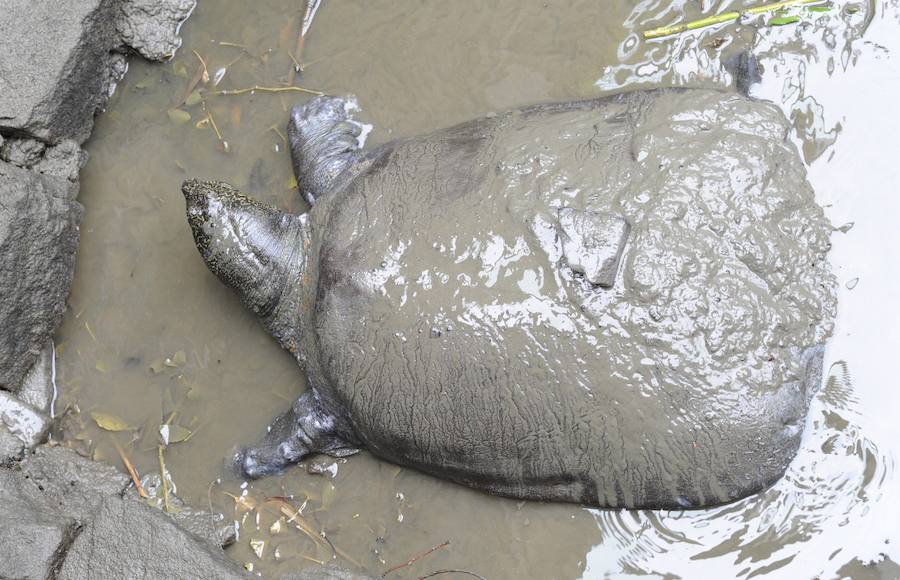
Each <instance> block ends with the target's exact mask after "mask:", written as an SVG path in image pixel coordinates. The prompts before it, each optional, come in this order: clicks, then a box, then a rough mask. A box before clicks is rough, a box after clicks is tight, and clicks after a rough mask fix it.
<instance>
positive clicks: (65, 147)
mask: <svg viewBox="0 0 900 580" xmlns="http://www.w3.org/2000/svg"><path fill="white" fill-rule="evenodd" d="M87 158H88V155H87V153H86V152H85V151H84V150H83V149H82V148H81V147H79V146H78V143H76V142H75V141H72V140H71V139H66V140H65V141H62V142H61V143H59V144H58V145H55V146H53V147H48V148H47V150H46V151H44V155H43V157H41V159H40V161H38V162H37V163H35V164H34V166H33V167H32V169H34V170H35V171H37V172H38V173H43V174H44V175H55V176H57V177H63V178H65V179H68V180H69V181H72V182H76V181H78V172H79V171H81V168H82V167H84V164H85V163H87Z"/></svg>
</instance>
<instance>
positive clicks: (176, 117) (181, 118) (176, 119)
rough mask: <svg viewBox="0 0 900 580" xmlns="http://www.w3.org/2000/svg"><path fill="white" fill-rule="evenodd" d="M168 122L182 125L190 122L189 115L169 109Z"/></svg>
mask: <svg viewBox="0 0 900 580" xmlns="http://www.w3.org/2000/svg"><path fill="white" fill-rule="evenodd" d="M169 120H170V121H172V122H173V123H175V124H176V125H184V124H185V123H187V122H188V121H190V120H191V114H190V113H188V112H187V111H182V110H181V109H169Z"/></svg>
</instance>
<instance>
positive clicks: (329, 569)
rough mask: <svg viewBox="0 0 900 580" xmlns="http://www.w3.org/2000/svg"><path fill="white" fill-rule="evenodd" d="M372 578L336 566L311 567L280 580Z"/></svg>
mask: <svg viewBox="0 0 900 580" xmlns="http://www.w3.org/2000/svg"><path fill="white" fill-rule="evenodd" d="M373 578H374V577H373V576H369V575H367V574H362V573H360V572H353V571H352V570H347V569H346V568H339V567H337V566H313V567H311V568H307V569H305V570H303V571H302V572H292V573H290V574H285V575H283V576H282V577H281V580H373Z"/></svg>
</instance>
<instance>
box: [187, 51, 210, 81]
mask: <svg viewBox="0 0 900 580" xmlns="http://www.w3.org/2000/svg"><path fill="white" fill-rule="evenodd" d="M191 52H193V53H194V56H196V57H197V59H198V60H199V61H200V64H201V65H203V73H202V74H201V75H200V78H202V79H203V82H204V83H208V82H209V67H208V66H206V61H205V60H203V57H202V56H200V53H199V52H197V51H196V50H192V51H191Z"/></svg>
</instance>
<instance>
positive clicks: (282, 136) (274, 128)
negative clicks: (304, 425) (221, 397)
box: [269, 125, 288, 396]
mask: <svg viewBox="0 0 900 580" xmlns="http://www.w3.org/2000/svg"><path fill="white" fill-rule="evenodd" d="M269 131H275V134H276V135H278V136H279V137H281V141H282V142H283V143H284V146H285V148H287V146H288V141H287V137H285V136H284V133H282V132H281V131H279V130H278V127H277V126H276V125H272V126H271V127H269ZM275 394H276V395H278V396H281V395H280V394H279V393H275Z"/></svg>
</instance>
